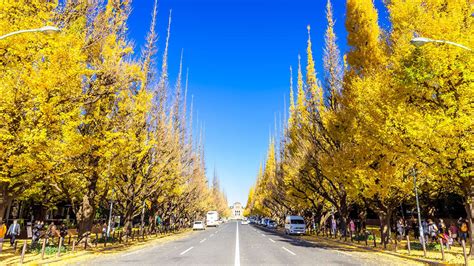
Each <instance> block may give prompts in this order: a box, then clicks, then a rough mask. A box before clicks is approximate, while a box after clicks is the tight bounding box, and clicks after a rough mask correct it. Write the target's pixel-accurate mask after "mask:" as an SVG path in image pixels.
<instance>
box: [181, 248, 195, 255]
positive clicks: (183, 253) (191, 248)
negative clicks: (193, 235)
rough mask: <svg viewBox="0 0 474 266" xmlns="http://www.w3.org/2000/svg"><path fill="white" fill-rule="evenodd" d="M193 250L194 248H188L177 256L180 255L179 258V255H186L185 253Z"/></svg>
mask: <svg viewBox="0 0 474 266" xmlns="http://www.w3.org/2000/svg"><path fill="white" fill-rule="evenodd" d="M193 248H194V247H190V248H188V249H186V250H185V251H183V252H181V253H179V255H180V256H181V255H184V254H186V252H188V251H190V250H191V249H193Z"/></svg>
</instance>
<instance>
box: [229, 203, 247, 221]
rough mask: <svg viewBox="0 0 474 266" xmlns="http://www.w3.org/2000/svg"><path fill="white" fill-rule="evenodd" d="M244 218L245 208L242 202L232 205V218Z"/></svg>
mask: <svg viewBox="0 0 474 266" xmlns="http://www.w3.org/2000/svg"><path fill="white" fill-rule="evenodd" d="M243 218H244V208H243V207H242V204H241V203H240V202H236V203H234V205H232V206H230V219H236V220H238V219H243Z"/></svg>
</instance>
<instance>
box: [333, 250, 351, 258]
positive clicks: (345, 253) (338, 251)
mask: <svg viewBox="0 0 474 266" xmlns="http://www.w3.org/2000/svg"><path fill="white" fill-rule="evenodd" d="M334 251H336V252H337V253H341V254H344V255H346V256H351V257H352V254H349V253H347V252H344V251H340V250H334Z"/></svg>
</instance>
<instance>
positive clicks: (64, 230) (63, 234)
mask: <svg viewBox="0 0 474 266" xmlns="http://www.w3.org/2000/svg"><path fill="white" fill-rule="evenodd" d="M67 234H68V228H67V225H66V224H65V223H64V222H62V223H61V225H60V226H59V235H60V236H61V238H62V239H63V241H64V238H65V237H66V236H67Z"/></svg>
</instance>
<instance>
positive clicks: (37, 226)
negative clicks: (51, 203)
mask: <svg viewBox="0 0 474 266" xmlns="http://www.w3.org/2000/svg"><path fill="white" fill-rule="evenodd" d="M31 233H32V235H31V244H32V246H35V245H36V243H37V242H38V240H39V237H40V221H38V220H36V221H35V224H34V225H33V228H32V229H31Z"/></svg>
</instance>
